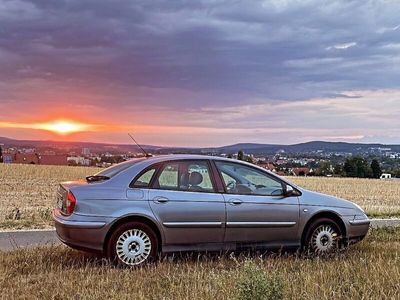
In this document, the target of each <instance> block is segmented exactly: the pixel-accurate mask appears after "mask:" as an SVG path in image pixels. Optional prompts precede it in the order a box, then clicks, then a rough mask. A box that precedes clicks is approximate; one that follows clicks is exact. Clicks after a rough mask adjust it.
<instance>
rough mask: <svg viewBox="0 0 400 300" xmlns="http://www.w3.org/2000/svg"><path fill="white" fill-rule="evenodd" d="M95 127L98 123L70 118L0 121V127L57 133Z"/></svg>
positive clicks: (74, 131) (81, 130) (66, 133)
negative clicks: (87, 122)
mask: <svg viewBox="0 0 400 300" xmlns="http://www.w3.org/2000/svg"><path fill="white" fill-rule="evenodd" d="M97 127H98V125H94V124H86V123H81V122H78V121H72V120H54V121H48V122H35V123H19V122H0V128H15V129H36V130H45V131H50V132H52V133H56V134H59V135H68V134H72V133H78V132H85V131H95V130H96V128H97Z"/></svg>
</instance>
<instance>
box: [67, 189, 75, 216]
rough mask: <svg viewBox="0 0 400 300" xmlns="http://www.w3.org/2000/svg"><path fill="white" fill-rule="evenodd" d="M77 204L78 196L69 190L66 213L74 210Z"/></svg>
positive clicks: (68, 213)
mask: <svg viewBox="0 0 400 300" xmlns="http://www.w3.org/2000/svg"><path fill="white" fill-rule="evenodd" d="M75 205H76V198H75V196H74V194H72V192H71V191H69V192H68V194H67V202H66V214H67V215H70V214H72V213H73V212H74V209H75Z"/></svg>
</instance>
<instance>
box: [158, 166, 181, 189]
mask: <svg viewBox="0 0 400 300" xmlns="http://www.w3.org/2000/svg"><path fill="white" fill-rule="evenodd" d="M178 175H179V164H178V163H169V164H165V165H164V167H163V168H162V170H161V173H160V175H159V176H158V179H157V180H156V186H155V187H156V188H159V189H166V190H177V189H178Z"/></svg>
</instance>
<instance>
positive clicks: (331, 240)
mask: <svg viewBox="0 0 400 300" xmlns="http://www.w3.org/2000/svg"><path fill="white" fill-rule="evenodd" d="M341 239H342V233H341V230H340V226H339V225H338V224H337V223H336V222H335V221H334V220H332V219H330V218H320V219H317V220H315V221H313V222H312V223H311V224H310V226H308V229H307V233H306V235H305V240H304V245H303V249H304V250H305V252H306V253H308V254H312V255H318V256H325V255H329V254H333V253H336V252H337V251H338V250H340V248H341V244H342V243H341Z"/></svg>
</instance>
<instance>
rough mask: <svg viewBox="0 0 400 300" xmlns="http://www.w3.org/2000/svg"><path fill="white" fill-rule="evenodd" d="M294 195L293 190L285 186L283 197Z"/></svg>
mask: <svg viewBox="0 0 400 300" xmlns="http://www.w3.org/2000/svg"><path fill="white" fill-rule="evenodd" d="M293 194H294V189H293V187H292V186H291V185H288V184H286V185H285V190H284V191H283V195H284V196H285V197H290V196H292V195H293Z"/></svg>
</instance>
